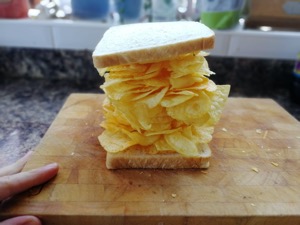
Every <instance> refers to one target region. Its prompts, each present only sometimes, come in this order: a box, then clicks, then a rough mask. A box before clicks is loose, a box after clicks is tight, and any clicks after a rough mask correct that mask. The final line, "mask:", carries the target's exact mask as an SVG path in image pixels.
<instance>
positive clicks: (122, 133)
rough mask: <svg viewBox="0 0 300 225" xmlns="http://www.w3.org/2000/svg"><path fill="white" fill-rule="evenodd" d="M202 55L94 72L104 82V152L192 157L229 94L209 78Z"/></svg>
mask: <svg viewBox="0 0 300 225" xmlns="http://www.w3.org/2000/svg"><path fill="white" fill-rule="evenodd" d="M205 56H206V53H204V52H199V53H190V54H186V55H181V56H179V57H176V58H173V59H170V60H166V61H159V62H153V63H145V64H129V65H118V66H112V67H108V68H105V69H101V70H99V73H100V75H103V76H104V77H105V83H104V84H103V85H102V86H101V88H102V89H103V90H104V92H105V93H106V99H105V101H104V103H103V108H104V117H105V120H104V121H103V122H102V124H101V126H102V127H103V128H105V130H104V132H103V133H102V134H101V135H100V136H99V141H100V143H101V145H102V146H103V147H104V149H105V150H106V151H108V152H111V153H116V152H120V151H124V150H128V149H130V148H132V147H135V148H138V149H141V150H144V151H147V152H149V153H151V154H156V153H164V152H170V151H176V152H178V153H180V154H182V155H185V156H197V155H198V154H199V145H201V144H204V143H208V142H209V141H211V139H212V133H213V130H214V126H215V124H216V123H217V122H218V120H219V119H220V116H221V112H222V109H223V107H224V104H225V101H226V99H227V98H228V94H229V89H230V86H229V85H216V84H215V83H214V82H213V81H211V80H210V79H209V76H210V75H211V74H213V73H212V72H211V71H210V70H209V67H208V64H207V61H206V59H205Z"/></svg>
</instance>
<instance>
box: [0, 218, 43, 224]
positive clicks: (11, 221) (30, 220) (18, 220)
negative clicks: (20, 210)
mask: <svg viewBox="0 0 300 225" xmlns="http://www.w3.org/2000/svg"><path fill="white" fill-rule="evenodd" d="M0 225H42V223H41V221H40V220H39V219H38V218H37V217H35V216H18V217H14V218H11V219H7V220H4V221H2V222H0Z"/></svg>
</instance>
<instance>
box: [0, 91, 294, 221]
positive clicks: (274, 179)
mask: <svg viewBox="0 0 300 225" xmlns="http://www.w3.org/2000/svg"><path fill="white" fill-rule="evenodd" d="M103 99H104V95H101V94H72V95H71V96H70V97H69V98H68V99H67V101H66V103H65V104H64V106H63V107H62V109H61V111H60V112H59V114H58V115H57V117H56V119H55V120H54V122H53V124H52V125H51V127H50V128H49V130H48V131H47V133H46V134H45V136H44V138H43V139H42V141H41V142H40V144H39V145H38V146H37V147H36V150H35V154H34V156H33V157H32V159H31V160H30V161H29V162H28V164H27V166H26V170H29V169H32V168H36V167H38V166H42V165H45V164H47V163H50V162H58V163H59V165H60V171H59V174H58V175H57V177H55V179H53V180H51V181H50V182H48V183H47V184H45V185H42V186H38V187H35V188H33V189H31V190H29V191H27V192H24V193H22V194H21V195H19V196H16V197H15V198H12V199H10V200H9V201H7V202H6V203H5V204H2V206H1V212H0V218H1V219H4V218H8V217H12V216H14V215H20V214H32V215H37V216H39V217H40V218H41V219H42V221H43V224H44V225H50V224H51V225H52V224H53V225H65V224H72V225H77V224H89V225H93V224H122V225H127V224H128V225H135V224H143V225H145V224H157V225H167V224H170V225H179V224H184V225H196V224H197V225H199V224H200V225H202V224H203V225H204V224H205V225H212V224H222V225H224V224H225V225H229V224H230V225H231V224H243V225H245V224H247V225H248V224H250V225H252V224H272V225H277V224H278V225H282V224H300V124H299V122H298V121H297V120H296V119H295V118H293V117H292V116H291V115H290V114H288V113H287V112H286V111H285V110H284V109H283V108H281V107H280V106H279V105H278V104H277V103H276V102H274V101H273V100H270V99H253V98H252V99H250V98H230V99H229V100H228V102H227V104H226V107H225V109H224V113H223V115H222V118H221V120H220V122H219V123H218V125H217V127H216V129H215V132H214V139H213V141H212V142H211V143H210V146H211V148H212V151H213V156H212V159H211V165H210V167H209V169H208V170H197V169H188V170H140V169H139V170H107V169H106V168H105V152H104V150H103V149H102V148H101V146H100V145H99V143H98V140H97V136H98V135H99V134H100V133H101V131H102V129H101V128H100V127H99V124H100V122H101V120H102V119H103V118H102V108H101V104H102V101H103Z"/></svg>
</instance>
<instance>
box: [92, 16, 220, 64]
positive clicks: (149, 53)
mask: <svg viewBox="0 0 300 225" xmlns="http://www.w3.org/2000/svg"><path fill="white" fill-rule="evenodd" d="M214 37H215V35H214V32H213V31H212V30H211V29H209V28H208V27H207V26H205V25H204V24H202V23H200V22H193V21H177V22H155V23H137V24H128V25H119V26H114V27H111V28H110V29H108V30H107V31H106V32H105V33H104V35H103V38H102V39H101V40H100V42H99V43H98V45H97V46H96V48H95V50H94V52H93V63H94V66H95V67H96V68H105V67H108V66H115V65H121V64H131V63H147V62H154V61H161V60H166V59H169V58H173V57H176V56H179V55H182V54H186V53H191V52H195V51H200V50H207V49H212V48H213V47H214Z"/></svg>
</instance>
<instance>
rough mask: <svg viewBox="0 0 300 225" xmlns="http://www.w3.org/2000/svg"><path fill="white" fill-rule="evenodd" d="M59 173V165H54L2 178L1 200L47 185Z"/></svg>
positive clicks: (0, 178)
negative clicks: (43, 184) (37, 186)
mask: <svg viewBox="0 0 300 225" xmlns="http://www.w3.org/2000/svg"><path fill="white" fill-rule="evenodd" d="M57 172H58V164H57V163H52V164H49V165H46V166H43V167H40V168H38V169H34V170H30V171H26V172H22V173H17V174H14V175H9V176H4V177H0V200H4V199H6V198H8V197H11V196H13V195H15V194H17V193H20V192H22V191H25V190H27V189H29V188H31V187H34V186H36V185H39V184H42V183H45V182H46V181H48V180H50V179H51V178H52V177H54V176H55V175H56V174H57Z"/></svg>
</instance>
